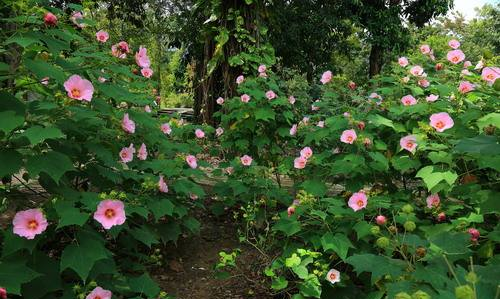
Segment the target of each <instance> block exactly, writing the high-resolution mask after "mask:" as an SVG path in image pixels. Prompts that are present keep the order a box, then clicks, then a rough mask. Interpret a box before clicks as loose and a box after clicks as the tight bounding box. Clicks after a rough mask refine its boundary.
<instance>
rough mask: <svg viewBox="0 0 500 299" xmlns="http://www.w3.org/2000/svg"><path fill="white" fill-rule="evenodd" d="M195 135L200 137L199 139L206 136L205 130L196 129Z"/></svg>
mask: <svg viewBox="0 0 500 299" xmlns="http://www.w3.org/2000/svg"><path fill="white" fill-rule="evenodd" d="M194 135H196V138H199V139H201V138H205V132H203V130H201V129H196V130H195V131H194Z"/></svg>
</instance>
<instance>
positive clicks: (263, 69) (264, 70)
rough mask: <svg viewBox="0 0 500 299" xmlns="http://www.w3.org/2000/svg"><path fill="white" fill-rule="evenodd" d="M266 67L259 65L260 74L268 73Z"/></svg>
mask: <svg viewBox="0 0 500 299" xmlns="http://www.w3.org/2000/svg"><path fill="white" fill-rule="evenodd" d="M266 69H267V68H266V66H265V65H264V64H261V65H259V68H258V69H257V70H258V71H259V73H265V72H266Z"/></svg>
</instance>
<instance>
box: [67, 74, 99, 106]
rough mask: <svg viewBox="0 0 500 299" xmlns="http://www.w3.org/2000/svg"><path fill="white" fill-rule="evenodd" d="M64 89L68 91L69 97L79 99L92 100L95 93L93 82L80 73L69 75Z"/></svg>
mask: <svg viewBox="0 0 500 299" xmlns="http://www.w3.org/2000/svg"><path fill="white" fill-rule="evenodd" d="M64 89H66V91H67V92H68V97H70V98H72V99H75V100H79V101H82V100H83V101H87V102H90V101H91V100H92V95H93V94H94V86H93V85H92V83H91V82H90V81H89V80H87V79H83V78H82V77H80V76H78V75H72V76H71V77H69V79H68V80H66V82H64Z"/></svg>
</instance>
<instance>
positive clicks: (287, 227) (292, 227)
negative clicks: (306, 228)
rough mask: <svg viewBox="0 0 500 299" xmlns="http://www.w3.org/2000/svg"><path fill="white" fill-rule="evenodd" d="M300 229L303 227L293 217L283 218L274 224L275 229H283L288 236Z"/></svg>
mask: <svg viewBox="0 0 500 299" xmlns="http://www.w3.org/2000/svg"><path fill="white" fill-rule="evenodd" d="M300 229H301V226H300V222H298V221H297V220H296V219H294V218H293V217H290V218H281V219H280V220H278V222H276V224H275V225H274V226H273V230H277V231H281V232H283V233H285V235H286V236H288V237H289V236H292V235H294V234H296V233H298V232H299V231H300Z"/></svg>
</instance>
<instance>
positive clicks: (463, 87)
mask: <svg viewBox="0 0 500 299" xmlns="http://www.w3.org/2000/svg"><path fill="white" fill-rule="evenodd" d="M473 90H474V84H472V83H470V82H469V81H461V82H460V85H458V91H460V93H468V92H470V91H473Z"/></svg>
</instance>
